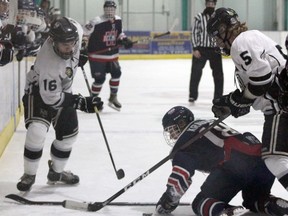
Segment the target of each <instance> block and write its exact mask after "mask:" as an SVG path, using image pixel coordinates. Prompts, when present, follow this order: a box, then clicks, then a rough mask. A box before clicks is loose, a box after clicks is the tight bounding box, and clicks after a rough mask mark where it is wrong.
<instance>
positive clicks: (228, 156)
mask: <svg viewBox="0 0 288 216" xmlns="http://www.w3.org/2000/svg"><path fill="white" fill-rule="evenodd" d="M213 121H214V120H213V119H212V120H205V119H197V120H195V119H194V115H193V113H192V112H191V111H190V110H189V109H187V108H185V107H182V106H176V107H173V108H171V109H170V110H169V111H168V112H167V113H166V114H165V115H164V117H163V119H162V124H163V128H164V137H165V139H166V141H167V143H168V144H170V145H172V146H174V145H176V148H179V147H180V146H182V145H184V144H185V143H187V142H188V141H189V140H191V139H192V138H193V137H194V136H195V135H196V134H197V133H199V132H200V131H202V130H203V129H205V128H206V127H207V126H208V125H209V124H211V123H212V122H213ZM174 148H175V147H174ZM196 170H197V171H201V172H209V173H210V174H209V175H208V177H207V179H206V180H205V182H204V183H203V185H202V186H201V191H200V193H198V194H197V195H196V197H195V199H194V200H193V202H192V210H193V211H194V213H195V214H196V215H201V216H232V215H242V214H243V213H244V212H247V209H249V210H250V211H252V212H259V213H260V212H261V213H266V214H268V215H274V216H276V215H277V216H281V215H288V202H287V201H286V200H283V199H281V198H278V197H274V196H273V195H271V194H270V191H271V188H272V185H273V182H274V179H275V177H274V176H273V175H272V174H271V173H270V171H269V170H268V169H267V168H266V166H265V164H264V162H263V160H262V159H261V143H260V141H259V140H258V139H257V138H256V137H255V136H254V135H253V134H251V133H249V132H245V133H243V134H241V133H240V132H238V131H236V130H234V129H232V128H230V127H229V126H227V125H226V124H224V123H220V124H218V125H217V126H216V127H214V128H213V129H211V130H210V131H209V132H207V133H206V134H205V135H204V136H203V137H202V138H200V139H198V140H197V141H195V142H194V143H192V144H191V145H190V146H188V147H187V148H185V149H183V150H179V151H178V152H177V153H176V154H175V156H174V157H173V159H172V172H171V174H170V176H169V178H168V182H167V189H166V191H165V192H164V193H163V195H162V197H161V198H160V200H159V201H158V203H157V206H156V212H157V213H158V214H168V213H171V212H172V211H173V210H175V209H176V208H177V206H178V204H179V201H180V199H181V197H182V196H183V195H184V193H185V192H186V191H187V190H188V188H189V187H190V185H191V184H192V176H193V175H194V173H195V171H196ZM240 191H241V193H242V197H243V203H242V205H243V207H242V206H231V205H229V202H230V201H231V200H232V198H233V197H235V196H236V195H237V193H238V192H240ZM245 208H246V209H245Z"/></svg>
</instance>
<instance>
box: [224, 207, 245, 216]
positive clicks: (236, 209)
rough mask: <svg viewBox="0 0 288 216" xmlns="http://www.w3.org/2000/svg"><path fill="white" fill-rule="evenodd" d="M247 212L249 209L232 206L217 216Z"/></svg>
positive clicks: (234, 215)
mask: <svg viewBox="0 0 288 216" xmlns="http://www.w3.org/2000/svg"><path fill="white" fill-rule="evenodd" d="M247 212H249V209H245V208H244V207H242V206H234V207H231V208H227V209H225V210H223V211H222V212H221V213H220V214H219V216H240V215H244V214H246V213H247Z"/></svg>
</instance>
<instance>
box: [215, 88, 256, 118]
mask: <svg viewBox="0 0 288 216" xmlns="http://www.w3.org/2000/svg"><path fill="white" fill-rule="evenodd" d="M253 102H254V100H252V99H247V98H244V97H243V93H242V92H240V90H239V89H236V90H235V91H234V92H231V93H230V94H228V95H223V96H222V97H220V98H216V99H214V100H213V106H212V112H213V113H214V115H215V117H217V118H219V117H221V116H224V115H228V114H229V113H231V115H232V116H234V117H235V118H238V117H239V116H243V115H246V114H247V113H249V112H250V106H251V105H252V104H253Z"/></svg>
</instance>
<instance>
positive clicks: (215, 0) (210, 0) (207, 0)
mask: <svg viewBox="0 0 288 216" xmlns="http://www.w3.org/2000/svg"><path fill="white" fill-rule="evenodd" d="M207 2H214V3H215V4H216V3H217V0H205V3H207Z"/></svg>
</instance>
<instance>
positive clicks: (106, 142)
mask: <svg viewBox="0 0 288 216" xmlns="http://www.w3.org/2000/svg"><path fill="white" fill-rule="evenodd" d="M81 70H82V72H83V76H84V79H85V83H86V86H87V89H88V91H89V94H90V96H92V91H91V89H90V86H89V82H88V78H87V75H86V72H85V70H84V67H83V66H81ZM94 110H95V113H96V116H97V119H98V122H99V125H100V128H101V132H102V135H103V137H104V141H105V144H106V147H107V149H108V153H109V156H110V159H111V162H112V165H113V168H114V171H115V173H116V176H117V178H118V179H122V178H124V176H125V173H124V170H123V169H119V170H116V166H115V163H114V160H113V157H112V153H111V150H110V147H109V144H108V140H107V137H106V135H105V131H104V128H103V125H102V122H101V119H100V115H99V110H98V109H97V107H96V106H94Z"/></svg>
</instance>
